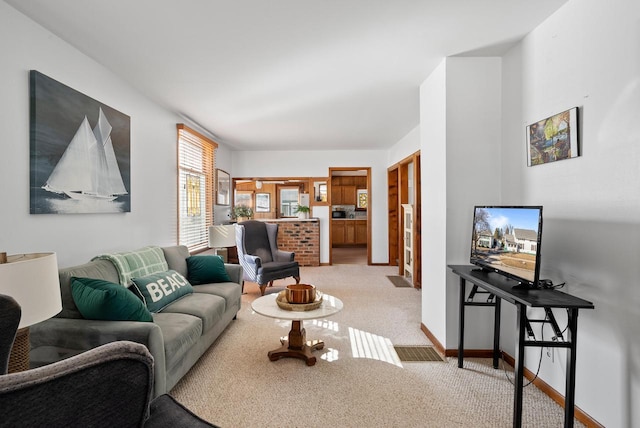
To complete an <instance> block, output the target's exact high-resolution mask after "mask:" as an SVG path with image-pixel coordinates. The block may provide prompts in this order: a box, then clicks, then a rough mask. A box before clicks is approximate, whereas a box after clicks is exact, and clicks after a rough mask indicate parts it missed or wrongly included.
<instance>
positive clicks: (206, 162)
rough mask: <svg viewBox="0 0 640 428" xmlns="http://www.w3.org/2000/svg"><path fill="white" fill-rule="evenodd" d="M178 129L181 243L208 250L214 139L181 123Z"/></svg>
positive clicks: (179, 239) (213, 172)
mask: <svg viewBox="0 0 640 428" xmlns="http://www.w3.org/2000/svg"><path fill="white" fill-rule="evenodd" d="M177 127H178V243H179V244H180V245H186V246H187V248H189V251H198V250H203V249H206V248H207V245H208V242H209V239H208V230H209V226H210V225H211V224H213V193H214V178H215V149H216V148H217V147H218V144H216V143H215V142H214V141H212V140H211V139H209V138H207V137H205V136H204V135H202V134H200V133H198V132H196V131H194V130H192V129H190V128H189V127H187V126H185V125H184V124H182V123H179V124H178V125H177Z"/></svg>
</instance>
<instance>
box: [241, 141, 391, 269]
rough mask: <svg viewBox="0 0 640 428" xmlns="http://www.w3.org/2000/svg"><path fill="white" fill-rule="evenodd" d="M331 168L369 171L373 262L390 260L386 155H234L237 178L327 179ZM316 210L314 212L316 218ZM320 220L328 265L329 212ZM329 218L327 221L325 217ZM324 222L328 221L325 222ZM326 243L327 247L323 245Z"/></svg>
mask: <svg viewBox="0 0 640 428" xmlns="http://www.w3.org/2000/svg"><path fill="white" fill-rule="evenodd" d="M329 167H356V168H357V167H370V168H371V189H370V193H369V207H370V208H369V209H370V210H371V243H370V245H371V262H372V263H387V262H388V260H389V248H388V247H389V245H388V241H389V238H388V224H387V223H388V222H387V212H388V210H387V196H386V195H387V167H388V165H387V151H385V150H343V151H322V150H317V151H316V150H313V151H302V150H301V151H252V152H246V151H237V152H233V176H234V177H327V176H328V175H329ZM315 213H316V210H315V209H314V215H315ZM318 216H319V217H320V244H321V254H320V262H321V263H328V262H329V250H328V242H329V222H328V220H329V219H328V210H327V212H326V213H325V212H323V211H322V210H318ZM325 216H326V217H325ZM322 218H326V220H325V221H322ZM323 243H324V245H323Z"/></svg>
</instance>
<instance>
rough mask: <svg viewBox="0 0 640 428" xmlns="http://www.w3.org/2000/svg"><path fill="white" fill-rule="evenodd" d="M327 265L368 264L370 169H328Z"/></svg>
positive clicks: (369, 249) (369, 251) (369, 245)
mask: <svg viewBox="0 0 640 428" xmlns="http://www.w3.org/2000/svg"><path fill="white" fill-rule="evenodd" d="M328 185H329V189H328V196H329V215H330V219H329V264H330V265H333V264H363V265H370V264H371V210H370V209H369V206H370V203H371V168H370V167H359V168H358V167H339V168H333V167H332V168H329V182H328Z"/></svg>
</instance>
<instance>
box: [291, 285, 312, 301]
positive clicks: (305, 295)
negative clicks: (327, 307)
mask: <svg viewBox="0 0 640 428" xmlns="http://www.w3.org/2000/svg"><path fill="white" fill-rule="evenodd" d="M285 291H286V296H287V302H289V303H293V304H299V303H311V302H313V301H315V300H316V287H315V286H314V285H311V284H292V285H287V289H286V290H285Z"/></svg>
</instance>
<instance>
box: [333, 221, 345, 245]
mask: <svg viewBox="0 0 640 428" xmlns="http://www.w3.org/2000/svg"><path fill="white" fill-rule="evenodd" d="M344 225H345V220H331V243H332V244H334V245H335V244H344V243H345V242H344Z"/></svg>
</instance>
